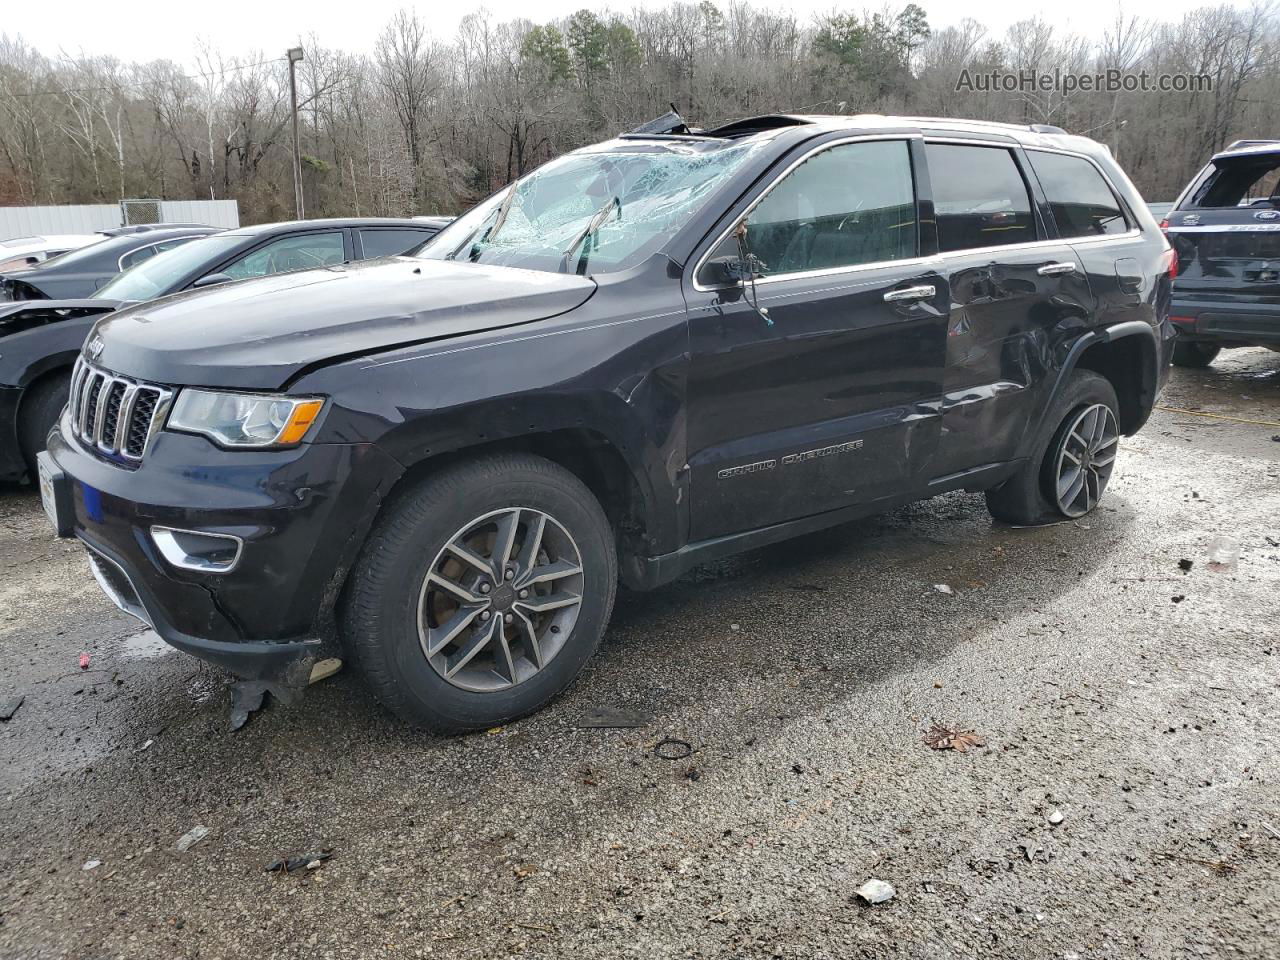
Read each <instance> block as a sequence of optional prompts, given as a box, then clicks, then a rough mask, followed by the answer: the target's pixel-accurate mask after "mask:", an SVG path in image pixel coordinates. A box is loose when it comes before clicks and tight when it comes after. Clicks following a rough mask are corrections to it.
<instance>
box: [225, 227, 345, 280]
mask: <svg viewBox="0 0 1280 960" xmlns="http://www.w3.org/2000/svg"><path fill="white" fill-rule="evenodd" d="M345 259H346V254H345V252H344V251H343V248H342V231H341V230H335V231H333V232H330V233H307V234H303V235H302V236H294V237H281V238H280V239H279V240H273V241H272V242H271V243H268V244H267V245H266V246H264V247H259V248H258V249H257V250H254V251H253V252H252V253H247V254H245V255H244V256H243V257H241V258H240V259H239V260H236V261H235V262H234V263H232V264H231V265H230V266H228V267H224V268H223V269H222V270H220V271H218V272H219V273H225V274H226V275H227V276H229V277H231V278H233V279H235V280H244V279H247V278H249V277H266V276H270V275H271V274H273V273H285V272H287V271H289V270H307V269H310V268H312V267H327V266H330V265H331V264H335V263H342V261H343V260H345Z"/></svg>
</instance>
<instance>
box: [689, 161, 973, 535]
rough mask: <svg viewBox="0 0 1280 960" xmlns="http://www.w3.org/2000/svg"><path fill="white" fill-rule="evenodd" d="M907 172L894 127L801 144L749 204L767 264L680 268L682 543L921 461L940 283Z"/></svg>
mask: <svg viewBox="0 0 1280 960" xmlns="http://www.w3.org/2000/svg"><path fill="white" fill-rule="evenodd" d="M913 182H914V181H913V174H912V165H911V159H910V151H909V149H908V141H907V140H905V139H882V140H855V141H849V140H845V141H837V142H835V143H829V144H825V145H822V146H819V147H815V148H810V152H809V153H808V154H807V156H805V157H804V158H803V159H802V160H800V162H798V163H797V164H794V165H793V166H791V167H790V168H789V169H788V171H787V172H785V173H784V174H782V175H781V176H780V177H779V178H777V179H776V180H775V181H774V182H773V183H772V184H770V186H768V187H766V188H765V189H764V190H763V191H762V193H761V196H760V198H759V199H757V200H756V201H755V202H754V203H753V205H752V206H751V208H750V209H749V212H748V214H747V221H746V222H747V232H746V244H747V247H748V249H749V251H750V252H751V254H753V255H754V256H755V257H756V258H758V260H759V261H760V269H761V271H762V276H761V277H760V278H759V279H758V280H757V281H756V282H755V283H754V284H752V283H750V282H748V283H746V284H739V285H735V286H732V287H720V288H718V289H708V287H707V283H706V271H705V270H704V271H703V273H701V274H699V275H698V276H697V277H696V278H695V277H687V278H686V289H685V296H686V301H687V303H688V307H689V330H690V350H691V362H690V370H689V384H688V404H689V428H688V449H689V458H688V462H689V467H690V494H691V496H690V511H689V512H690V540H691V541H698V540H705V539H708V538H711V537H716V536H720V535H724V534H730V533H734V532H738V531H743V530H750V529H754V528H759V527H764V526H768V525H770V524H773V523H778V522H781V521H785V520H790V519H795V518H798V517H803V516H809V515H813V514H818V513H822V512H825V511H828V510H833V509H837V508H840V507H844V506H850V505H853V504H860V503H870V502H874V501H876V500H880V499H885V498H891V497H894V496H897V495H899V494H901V493H903V492H904V491H905V488H906V487H908V486H909V485H910V484H911V483H912V482H913V480H914V479H915V478H917V477H919V476H921V475H922V473H923V472H924V471H925V470H926V469H927V466H928V461H929V459H930V457H931V456H932V452H933V448H934V445H935V443H936V440H937V432H938V410H939V403H940V398H941V377H942V365H943V358H944V354H945V350H946V328H947V303H948V291H947V287H946V280H945V278H944V277H943V276H942V275H941V274H940V273H939V272H938V271H937V270H936V269H935V267H936V264H935V263H934V262H932V261H926V260H923V259H921V258H920V256H919V249H920V248H919V225H918V221H917V216H916V200H915V194H914V189H913ZM734 232H735V231H733V230H732V229H730V230H727V231H726V235H725V236H724V237H723V238H722V239H721V240H720V242H719V244H718V245H717V246H716V247H715V248H714V249H712V250H711V253H710V258H715V257H717V256H720V255H724V254H734V253H736V252H737V249H738V248H737V241H736V239H735V237H734ZM693 262H694V263H698V262H699V261H698V260H696V259H695V260H694V261H693Z"/></svg>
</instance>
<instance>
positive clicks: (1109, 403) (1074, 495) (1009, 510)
mask: <svg viewBox="0 0 1280 960" xmlns="http://www.w3.org/2000/svg"><path fill="white" fill-rule="evenodd" d="M1118 410H1119V404H1118V403H1117V401H1116V391H1115V388H1114V387H1112V386H1111V382H1110V381H1109V380H1107V379H1106V378H1105V377H1103V376H1101V375H1100V374H1097V373H1094V372H1093V371H1092V370H1076V371H1074V372H1073V373H1072V374H1071V379H1070V380H1069V381H1068V383H1067V385H1066V388H1065V389H1064V390H1063V391H1062V394H1061V395H1060V396H1059V397H1058V399H1057V400H1056V401H1055V402H1054V405H1053V409H1052V410H1050V412H1049V415H1048V416H1047V417H1046V420H1045V422H1046V424H1047V425H1048V432H1047V433H1046V434H1045V435H1044V436H1043V437H1042V438H1041V439H1040V440H1039V442H1038V444H1037V446H1036V448H1035V450H1034V451H1033V453H1032V456H1031V457H1030V459H1029V460H1028V461H1027V462H1026V463H1025V464H1023V466H1022V467H1021V468H1020V469H1019V470H1018V472H1017V473H1015V474H1014V475H1013V476H1012V477H1010V478H1009V479H1008V480H1006V481H1005V482H1004V483H1002V484H1000V486H998V487H996V488H995V489H993V490H988V491H987V508H988V509H989V510H990V511H991V515H992V516H993V517H995V518H996V519H997V520H1002V521H1004V522H1005V523H1012V524H1018V525H1020V526H1031V525H1034V524H1042V523H1053V522H1055V521H1057V520H1062V519H1064V518H1075V517H1083V516H1084V515H1085V514H1086V513H1088V512H1090V511H1091V510H1093V508H1094V507H1096V506H1097V505H1098V501H1099V500H1100V499H1101V498H1102V494H1103V492H1104V491H1105V490H1106V489H1107V483H1108V481H1109V480H1110V479H1111V471H1112V470H1113V469H1114V468H1115V460H1116V452H1117V450H1118V449H1119V446H1120V428H1119V421H1118V416H1117V411H1118Z"/></svg>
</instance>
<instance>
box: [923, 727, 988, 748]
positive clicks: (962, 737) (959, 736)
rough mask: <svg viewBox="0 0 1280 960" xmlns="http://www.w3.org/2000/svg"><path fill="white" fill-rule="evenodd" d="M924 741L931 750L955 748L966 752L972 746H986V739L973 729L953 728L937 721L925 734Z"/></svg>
mask: <svg viewBox="0 0 1280 960" xmlns="http://www.w3.org/2000/svg"><path fill="white" fill-rule="evenodd" d="M924 742H925V743H926V744H927V745H928V746H929V748H930V749H931V750H955V751H956V752H957V753H964V752H965V751H966V750H968V749H969V748H970V747H985V746H986V745H987V744H986V741H985V740H983V739H982V737H980V736H978V734H976V733H974V732H973V731H972V730H952V729H951V728H950V727H944V726H942V725H941V724H939V723H935V724H934V725H933V726H932V727H930V728H929V732H928V733H926V734H925V735H924Z"/></svg>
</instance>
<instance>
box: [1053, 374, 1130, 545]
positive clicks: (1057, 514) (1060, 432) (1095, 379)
mask: <svg viewBox="0 0 1280 960" xmlns="http://www.w3.org/2000/svg"><path fill="white" fill-rule="evenodd" d="M1098 403H1101V404H1105V405H1106V406H1107V407H1108V408H1110V410H1111V414H1112V416H1114V417H1115V418H1116V423H1117V424H1118V423H1119V422H1120V404H1119V401H1118V400H1117V399H1116V391H1115V388H1114V387H1112V386H1111V382H1110V381H1109V380H1107V379H1106V378H1105V377H1103V376H1101V375H1100V374H1096V373H1094V372H1092V371H1090V370H1078V371H1076V372H1075V373H1074V374H1072V377H1071V382H1070V383H1068V384H1067V387H1066V389H1065V390H1064V391H1063V394H1062V396H1061V397H1060V398H1059V399H1058V403H1057V404H1055V407H1054V414H1053V416H1052V417H1050V420H1049V422H1050V423H1053V424H1056V426H1055V427H1054V430H1053V433H1051V434H1050V435H1049V441H1048V443H1047V445H1046V446H1045V448H1044V453H1043V454H1042V455H1041V458H1040V469H1039V471H1038V477H1039V492H1040V498H1041V500H1042V502H1043V504H1044V507H1045V510H1046V511H1048V512H1049V513H1050V514H1051V515H1052V516H1053V517H1054V518H1056V519H1059V520H1061V519H1073V520H1076V519H1079V517H1069V516H1068V515H1067V514H1066V513H1063V512H1062V510H1060V509H1059V507H1058V499H1057V496H1056V494H1055V490H1056V486H1057V479H1058V478H1057V464H1058V455H1059V453H1060V452H1061V449H1062V445H1063V443H1065V442H1066V436H1067V433H1068V431H1069V430H1070V428H1071V425H1072V423H1073V422H1074V421H1075V418H1076V417H1077V416H1079V414H1080V412H1081V411H1083V410H1084V409H1085V408H1086V407H1092V406H1093V405H1095V404H1098ZM1108 485H1109V484H1108ZM1104 493H1105V491H1104ZM1099 502H1101V498H1099ZM1094 509H1095V510H1096V509H1097V505H1096V504H1095V505H1094ZM1087 515H1088V514H1087V513H1084V514H1081V515H1080V516H1087Z"/></svg>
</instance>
